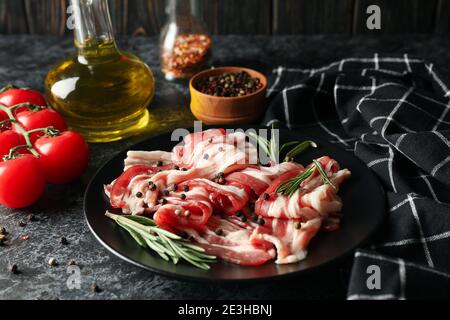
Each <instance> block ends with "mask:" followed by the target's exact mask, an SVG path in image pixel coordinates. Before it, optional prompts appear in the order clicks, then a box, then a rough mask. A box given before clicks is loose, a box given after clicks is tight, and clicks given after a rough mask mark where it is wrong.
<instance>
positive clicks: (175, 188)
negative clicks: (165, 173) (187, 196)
mask: <svg viewBox="0 0 450 320" xmlns="http://www.w3.org/2000/svg"><path fill="white" fill-rule="evenodd" d="M172 190H173V191H177V190H178V185H177V184H175V183H174V184H173V185H172Z"/></svg>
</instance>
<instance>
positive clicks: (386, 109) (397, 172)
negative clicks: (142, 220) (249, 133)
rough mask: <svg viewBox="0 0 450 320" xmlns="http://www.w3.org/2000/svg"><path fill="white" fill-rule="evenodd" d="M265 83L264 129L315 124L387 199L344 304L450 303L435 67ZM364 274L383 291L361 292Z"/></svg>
mask: <svg viewBox="0 0 450 320" xmlns="http://www.w3.org/2000/svg"><path fill="white" fill-rule="evenodd" d="M271 83H272V85H271V86H270V88H269V90H268V94H267V96H268V98H269V99H270V100H271V103H270V106H269V109H268V112H267V114H266V117H265V121H264V123H265V124H267V125H271V124H273V123H279V124H280V125H285V126H287V127H289V128H292V129H295V128H298V127H299V126H302V125H305V124H311V123H315V124H317V126H318V127H319V128H321V130H322V131H323V133H324V135H325V136H327V137H328V138H329V140H330V141H331V142H333V143H336V144H339V145H341V146H342V147H343V148H345V149H346V150H351V151H354V153H355V154H356V156H358V157H359V158H361V159H362V160H363V161H365V162H366V163H367V165H368V167H370V168H371V169H372V170H374V171H375V173H376V174H377V175H378V176H379V178H380V180H381V181H382V183H383V184H384V187H385V190H386V192H387V196H388V202H389V204H390V210H389V214H388V215H387V218H386V221H385V223H384V224H383V226H382V227H381V228H380V231H379V233H378V234H377V235H376V237H375V238H374V239H373V241H372V244H371V245H370V246H369V248H368V249H364V250H363V249H361V250H358V251H357V252H356V254H355V261H354V266H353V270H352V275H351V279H350V284H349V293H348V299H352V300H354V299H407V298H420V297H433V296H434V297H446V298H450V254H448V252H450V112H449V110H450V91H449V89H448V87H447V85H446V84H445V81H444V80H443V79H442V78H441V77H440V76H439V75H438V73H437V72H436V71H435V69H434V66H433V64H427V63H425V62H424V61H422V60H420V59H414V58H410V57H408V55H407V54H405V55H403V56H402V57H380V56H379V55H378V54H375V55H374V56H373V57H371V58H348V59H344V60H341V61H336V62H333V63H330V64H329V65H326V66H324V67H321V68H316V69H300V68H287V67H278V68H276V69H275V70H274V71H273V79H272V82H271ZM366 250H370V251H366ZM371 264H377V265H380V267H381V268H382V277H383V279H387V280H386V281H384V282H383V283H382V284H383V287H382V289H381V290H369V289H368V288H367V286H366V279H367V274H366V269H365V268H364V267H365V266H368V265H371ZM422 282H426V285H423V283H422ZM427 290H428V291H427Z"/></svg>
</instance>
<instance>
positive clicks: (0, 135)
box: [0, 130, 28, 162]
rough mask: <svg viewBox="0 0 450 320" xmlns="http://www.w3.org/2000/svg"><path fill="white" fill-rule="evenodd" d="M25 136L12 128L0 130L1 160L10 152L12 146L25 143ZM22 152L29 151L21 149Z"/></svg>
mask: <svg viewBox="0 0 450 320" xmlns="http://www.w3.org/2000/svg"><path fill="white" fill-rule="evenodd" d="M25 144H26V143H25V138H24V137H23V136H22V135H21V134H19V133H17V132H15V131H12V130H8V131H4V132H0V162H1V161H2V160H3V157H4V156H7V155H8V154H9V150H10V149H11V148H14V147H17V146H20V145H25ZM19 152H20V153H28V150H26V149H20V150H19Z"/></svg>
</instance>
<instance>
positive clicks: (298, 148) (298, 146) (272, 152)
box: [248, 126, 317, 164]
mask: <svg viewBox="0 0 450 320" xmlns="http://www.w3.org/2000/svg"><path fill="white" fill-rule="evenodd" d="M248 135H249V136H250V137H251V138H253V139H255V140H256V142H257V143H258V145H259V146H260V147H261V148H262V149H263V151H264V152H265V153H266V154H267V156H268V157H269V159H270V161H271V162H272V163H274V164H276V163H278V162H279V155H280V154H281V153H282V152H283V151H285V150H286V149H288V148H289V147H292V146H295V147H294V148H292V149H291V150H290V151H289V152H287V154H286V157H285V159H284V161H291V160H293V159H294V158H295V157H296V156H297V155H299V154H300V153H301V152H303V151H305V150H306V149H308V148H309V147H313V148H317V144H316V143H315V142H314V141H311V140H307V141H302V142H300V141H290V142H287V143H284V144H283V145H282V146H281V148H280V149H279V150H277V147H278V145H277V139H276V137H275V127H274V126H272V130H271V137H270V140H267V139H266V138H263V137H261V136H259V135H257V134H255V133H254V132H250V133H249V134H248Z"/></svg>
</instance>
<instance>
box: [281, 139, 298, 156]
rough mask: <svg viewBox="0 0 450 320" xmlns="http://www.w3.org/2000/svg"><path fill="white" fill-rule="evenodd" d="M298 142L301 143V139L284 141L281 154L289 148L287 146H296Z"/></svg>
mask: <svg viewBox="0 0 450 320" xmlns="http://www.w3.org/2000/svg"><path fill="white" fill-rule="evenodd" d="M298 143H300V141H291V142H286V143H283V145H282V146H281V148H280V154H282V153H283V151H284V150H285V149H287V148H289V147H291V146H294V145H296V144H298Z"/></svg>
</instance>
